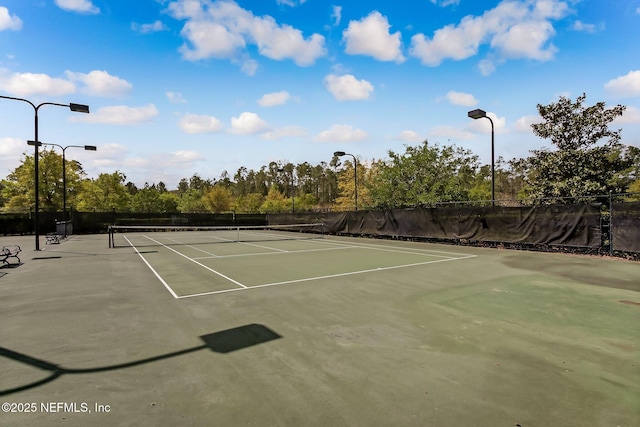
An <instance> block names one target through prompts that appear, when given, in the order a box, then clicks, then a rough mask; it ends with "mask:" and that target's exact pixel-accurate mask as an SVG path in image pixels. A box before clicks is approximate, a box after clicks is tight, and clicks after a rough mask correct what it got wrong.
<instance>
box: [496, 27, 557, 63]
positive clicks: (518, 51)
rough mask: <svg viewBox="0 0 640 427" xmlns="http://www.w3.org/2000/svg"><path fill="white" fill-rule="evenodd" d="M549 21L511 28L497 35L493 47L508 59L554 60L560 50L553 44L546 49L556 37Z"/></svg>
mask: <svg viewBox="0 0 640 427" xmlns="http://www.w3.org/2000/svg"><path fill="white" fill-rule="evenodd" d="M555 33H556V32H555V30H554V29H553V26H552V25H551V23H550V22H548V21H529V22H522V23H519V24H515V25H513V26H511V27H510V28H509V29H508V30H506V31H504V32H501V33H499V34H496V35H495V36H494V37H493V38H492V40H491V47H493V48H497V49H498V50H499V51H501V52H502V56H503V57H506V58H530V59H537V60H539V61H548V60H550V59H553V57H554V55H555V54H556V52H557V51H558V49H557V48H556V47H555V46H553V45H552V44H550V45H548V46H546V47H545V44H546V43H547V41H548V40H549V39H551V38H552V37H553V36H554V35H555Z"/></svg>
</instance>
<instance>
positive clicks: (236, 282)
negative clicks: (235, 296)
mask: <svg viewBox="0 0 640 427" xmlns="http://www.w3.org/2000/svg"><path fill="white" fill-rule="evenodd" d="M144 237H146V238H147V239H149V240H151V241H152V242H154V243H157V244H159V245H160V246H163V247H165V248H167V249H169V250H170V251H172V252H175V253H177V254H178V255H180V256H181V257H183V258H186V259H188V260H189V261H191V262H193V263H196V264H198V265H199V266H200V267H202V268H204V269H206V270H209V271H210V272H212V273H215V274H217V275H218V276H220V277H223V278H225V279H227V280H228V281H230V282H232V283H235V284H236V285H238V286H240V287H241V288H246V286H245V285H243V284H242V283H240V282H238V281H237V280H233V279H232V278H231V277H229V276H225V275H224V274H222V273H220V272H219V271H216V270H214V269H213V268H210V267H207V266H206V265H204V264H202V263H201V262H198V261H196V260H195V259H193V258H189V257H188V256H186V255H185V254H183V253H181V252H178V251H176V250H175V249H173V248H170V247H169V246H167V245H165V244H163V243H161V242H158V241H157V240H155V239H152V238H151V237H149V236H146V235H145V236H144Z"/></svg>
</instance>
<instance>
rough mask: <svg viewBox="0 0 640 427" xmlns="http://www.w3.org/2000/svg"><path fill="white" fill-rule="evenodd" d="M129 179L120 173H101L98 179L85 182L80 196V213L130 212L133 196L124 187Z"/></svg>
mask: <svg viewBox="0 0 640 427" xmlns="http://www.w3.org/2000/svg"><path fill="white" fill-rule="evenodd" d="M126 179H127V177H126V176H125V175H124V174H123V173H122V172H119V171H116V172H113V173H110V174H107V173H101V174H100V175H98V178H96V179H93V180H85V181H84V182H83V183H82V192H81V194H80V195H79V196H78V210H79V211H93V210H96V211H100V212H108V211H111V210H113V209H115V210H116V211H118V212H128V211H129V209H130V207H129V203H130V201H131V195H130V194H129V190H128V189H127V187H126V186H125V185H124V182H125V180H126Z"/></svg>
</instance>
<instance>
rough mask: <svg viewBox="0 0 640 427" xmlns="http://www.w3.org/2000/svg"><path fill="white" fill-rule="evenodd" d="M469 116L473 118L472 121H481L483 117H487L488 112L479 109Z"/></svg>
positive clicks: (471, 112) (472, 111)
mask: <svg viewBox="0 0 640 427" xmlns="http://www.w3.org/2000/svg"><path fill="white" fill-rule="evenodd" d="M467 116H469V117H471V118H472V119H481V118H483V117H487V112H486V111H484V110H481V109H479V108H477V109H475V110H471V111H469V112H468V113H467Z"/></svg>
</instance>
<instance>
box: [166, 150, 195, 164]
mask: <svg viewBox="0 0 640 427" xmlns="http://www.w3.org/2000/svg"><path fill="white" fill-rule="evenodd" d="M163 158H165V159H169V162H170V164H171V165H173V166H179V167H183V166H185V165H191V164H192V163H194V162H199V161H202V160H204V156H203V155H202V154H200V153H198V152H197V151H192V150H179V151H174V152H173V153H171V155H170V156H163Z"/></svg>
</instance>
